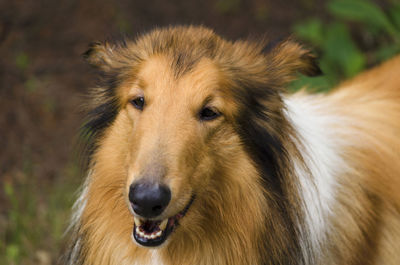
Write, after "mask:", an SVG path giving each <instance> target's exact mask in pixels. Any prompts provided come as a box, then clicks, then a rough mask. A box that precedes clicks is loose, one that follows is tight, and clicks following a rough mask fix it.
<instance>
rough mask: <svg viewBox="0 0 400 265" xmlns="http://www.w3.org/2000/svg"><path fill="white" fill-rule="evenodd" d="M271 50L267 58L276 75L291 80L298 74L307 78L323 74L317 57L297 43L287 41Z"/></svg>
mask: <svg viewBox="0 0 400 265" xmlns="http://www.w3.org/2000/svg"><path fill="white" fill-rule="evenodd" d="M269 50H270V52H269V53H268V54H267V58H268V59H269V61H270V63H271V67H272V69H274V72H275V74H279V75H280V76H281V77H282V76H283V77H286V78H287V79H289V80H291V79H293V78H294V77H295V75H296V73H301V74H304V75H307V76H318V75H321V74H322V71H321V69H320V68H319V66H318V63H317V59H316V56H315V55H314V54H313V53H312V52H311V51H310V50H307V49H305V48H303V47H302V46H301V45H300V44H298V43H296V42H293V41H291V40H285V41H282V42H280V43H278V44H276V45H275V46H274V47H272V48H271V47H269Z"/></svg>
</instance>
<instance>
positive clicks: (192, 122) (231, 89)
mask: <svg viewBox="0 0 400 265" xmlns="http://www.w3.org/2000/svg"><path fill="white" fill-rule="evenodd" d="M263 47H264V45H260V44H254V43H250V42H246V41H236V42H229V41H226V40H223V39H221V38H220V37H218V36H217V35H216V34H214V33H213V32H212V31H211V30H208V29H205V28H202V27H173V28H167V29H160V30H154V31H152V32H150V33H149V34H146V35H144V36H141V37H139V38H138V39H137V40H135V41H127V42H121V43H109V42H105V43H95V44H93V45H92V46H91V47H90V49H89V50H88V52H86V54H85V57H86V59H87V61H88V62H89V63H90V64H91V65H93V66H94V67H95V68H96V69H98V70H99V72H100V76H101V79H102V83H101V85H100V86H99V87H98V88H96V89H95V90H94V100H93V105H92V106H91V108H92V110H91V112H90V116H89V120H88V122H87V124H86V129H87V130H86V131H87V132H89V134H90V136H92V145H91V148H90V150H91V151H92V168H93V170H94V172H95V173H94V176H95V178H94V179H93V180H92V183H91V188H92V194H93V195H91V196H94V197H95V196H98V198H99V200H97V201H102V203H98V205H96V203H94V202H93V205H92V206H91V207H93V210H92V211H93V212H95V211H97V212H102V211H108V210H107V209H105V208H104V207H110V208H112V207H114V209H115V208H118V210H117V211H116V212H117V214H115V215H110V216H109V217H108V218H110V219H115V221H114V224H115V223H116V222H119V224H120V225H121V226H123V227H124V229H121V230H123V231H128V230H129V231H132V229H133V232H130V233H132V235H133V238H134V241H135V242H136V243H138V244H139V245H141V246H146V247H155V246H161V245H163V243H164V242H167V241H169V239H170V240H173V237H174V236H175V235H174V234H178V233H181V234H182V235H184V234H188V233H189V232H190V233H193V234H195V233H199V232H198V231H197V232H196V229H203V230H202V231H205V230H206V229H207V228H205V225H204V224H203V221H207V222H209V223H212V222H213V221H212V219H213V218H214V217H215V216H217V215H218V216H223V215H227V214H226V213H225V212H224V211H225V209H230V208H232V207H233V206H230V205H229V203H228V202H227V200H230V199H228V198H226V196H228V197H229V196H232V197H234V196H238V197H242V199H245V198H243V196H247V195H249V196H250V197H251V196H253V195H251V194H250V193H251V192H250V191H251V188H252V187H253V186H252V185H256V184H252V183H257V185H258V181H257V180H255V179H252V178H251V176H252V175H257V173H259V172H260V171H263V174H266V175H267V176H268V177H267V179H269V180H268V181H267V182H268V185H270V186H271V189H274V190H277V192H279V189H281V187H280V185H281V183H280V181H281V180H280V179H279V178H280V177H281V176H278V175H279V173H277V172H278V169H277V167H278V166H279V164H280V161H281V158H280V155H284V146H283V141H284V138H285V137H287V136H288V135H286V134H287V133H286V131H288V130H289V128H288V127H289V125H288V124H287V122H286V121H285V118H284V117H283V113H282V111H283V104H282V100H281V94H282V93H284V89H285V86H286V85H287V84H288V82H290V81H291V80H293V79H294V78H295V76H296V74H297V73H298V72H300V73H303V74H307V75H314V74H317V73H319V68H318V67H317V66H316V64H315V61H314V56H313V55H312V54H311V53H310V52H309V51H308V50H305V49H303V48H302V47H301V46H300V45H298V44H297V43H294V42H292V41H290V40H286V41H283V42H281V43H279V44H278V45H276V46H275V47H273V48H272V49H270V50H269V51H268V52H264V51H263ZM258 164H260V165H261V164H262V166H260V167H261V168H260V167H259V166H257V165H258ZM252 172H254V174H252ZM246 193H248V194H246ZM224 196H225V197H224ZM105 200H106V202H105ZM93 201H95V200H94V199H93ZM107 205H108V206H107ZM231 210H232V209H231ZM114 211H115V210H114ZM129 212H130V213H129ZM87 216H90V214H87ZM213 216H214V217H213ZM117 219H118V220H117ZM94 222H96V221H94ZM178 224H179V225H180V226H179V227H178ZM216 225H217V224H216ZM221 229H222V228H221ZM167 239H168V240H167Z"/></svg>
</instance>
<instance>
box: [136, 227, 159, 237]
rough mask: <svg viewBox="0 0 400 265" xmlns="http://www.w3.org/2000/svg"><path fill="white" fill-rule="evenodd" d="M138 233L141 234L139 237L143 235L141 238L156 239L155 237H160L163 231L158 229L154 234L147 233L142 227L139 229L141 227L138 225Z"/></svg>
mask: <svg viewBox="0 0 400 265" xmlns="http://www.w3.org/2000/svg"><path fill="white" fill-rule="evenodd" d="M136 234H137V235H138V236H139V237H141V238H145V239H155V238H158V237H160V236H161V235H162V231H161V230H159V231H157V232H156V233H152V234H150V235H149V234H146V233H144V232H143V231H141V230H140V229H139V227H136Z"/></svg>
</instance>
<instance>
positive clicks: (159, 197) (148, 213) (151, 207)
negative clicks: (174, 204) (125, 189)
mask: <svg viewBox="0 0 400 265" xmlns="http://www.w3.org/2000/svg"><path fill="white" fill-rule="evenodd" d="M129 200H130V202H131V204H132V208H133V211H134V212H135V213H136V214H138V215H141V216H143V217H146V218H153V217H156V216H158V215H160V214H161V213H162V212H163V211H164V210H165V208H166V207H167V206H168V204H169V201H170V200H171V191H170V189H169V188H168V187H167V186H165V185H161V184H159V183H147V182H140V183H136V184H132V185H131V187H130V190H129Z"/></svg>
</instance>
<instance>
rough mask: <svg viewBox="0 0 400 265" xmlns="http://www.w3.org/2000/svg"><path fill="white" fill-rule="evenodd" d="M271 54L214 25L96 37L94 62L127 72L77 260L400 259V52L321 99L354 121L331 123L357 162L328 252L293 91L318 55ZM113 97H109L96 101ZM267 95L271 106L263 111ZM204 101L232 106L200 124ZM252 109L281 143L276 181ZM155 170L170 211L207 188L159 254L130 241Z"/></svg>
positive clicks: (100, 138) (345, 184)
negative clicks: (139, 201)
mask: <svg viewBox="0 0 400 265" xmlns="http://www.w3.org/2000/svg"><path fill="white" fill-rule="evenodd" d="M168 45H170V46H168ZM204 47H205V48H204ZM261 49H262V46H261V45H258V44H251V43H248V42H243V41H238V42H234V43H231V42H227V41H224V40H222V39H220V38H219V37H218V36H217V35H215V34H214V33H213V32H212V31H210V30H207V29H204V28H201V27H178V28H168V29H163V30H156V31H154V32H152V33H150V34H148V35H145V36H143V37H141V38H139V39H138V40H137V41H136V42H128V43H127V44H126V46H118V45H112V44H109V43H106V44H94V45H93V46H92V48H91V50H90V51H89V52H88V53H87V57H88V61H89V62H90V63H91V64H92V65H94V66H95V67H97V68H98V69H99V70H100V71H101V72H103V73H106V75H107V76H112V77H113V78H116V79H117V80H119V81H118V82H115V80H114V79H112V80H114V81H113V83H112V86H113V89H115V93H114V94H113V98H112V104H115V105H113V106H115V108H116V110H117V114H116V116H115V119H113V120H111V121H110V124H107V125H108V126H107V127H106V128H105V129H104V131H102V132H101V133H98V135H96V136H97V138H96V140H95V141H96V142H95V144H97V146H98V147H97V149H95V152H94V153H93V156H92V160H91V164H90V169H91V174H90V176H89V183H88V186H87V189H88V192H87V194H86V195H85V196H84V200H85V201H86V205H84V206H83V208H82V209H83V213H82V215H81V216H79V220H78V221H77V224H76V226H77V228H76V230H77V232H76V235H75V237H76V238H79V240H80V241H79V244H76V242H78V241H76V242H75V246H76V248H79V257H78V258H75V259H71V260H72V261H71V260H69V262H72V263H73V262H75V263H76V264H82V265H125V264H126V265H127V264H135V265H136V264H142V265H146V264H155V262H156V261H155V259H156V258H155V256H156V257H157V259H158V262H162V263H163V264H164V265H184V264H185V265H187V264H196V265H200V264H202V265H217V264H218V265H221V264H230V265H231V264H235V265H245V264H260V265H261V264H263V265H266V264H274V265H276V264H321V265H322V264H324V265H329V264H332V265H333V264H347V265H349V264H354V265H361V264H371V265H373V264H376V265H378V264H379V265H381V264H382V265H385V264H387V265H392V264H393V265H395V264H400V255H399V253H398V250H400V195H399V194H400V193H399V192H398V189H399V188H400V177H399V174H400V173H399V172H400V77H399V75H398V74H397V72H399V71H400V57H397V58H395V59H393V60H392V61H390V62H388V63H386V64H384V65H382V66H380V67H378V68H375V69H373V70H371V71H369V72H366V73H364V74H362V75H360V76H359V77H357V78H355V79H354V80H352V81H349V82H347V83H344V84H343V85H342V86H340V87H339V88H338V89H337V90H335V91H333V92H331V93H329V94H327V95H321V96H320V97H319V98H318V100H317V102H323V103H324V104H326V110H327V111H329V112H331V113H335V114H337V115H338V116H340V117H343V126H344V127H343V128H346V129H342V128H341V127H340V125H339V126H338V127H337V128H329V129H331V130H335V131H336V130H337V137H341V139H343V142H345V143H346V145H345V148H344V149H343V150H340V155H341V156H342V157H344V159H345V161H346V165H337V167H341V166H343V167H346V168H347V169H346V170H345V171H344V173H343V174H342V175H340V176H338V179H337V180H336V181H337V186H336V187H337V195H336V197H335V204H334V205H333V210H332V212H333V214H332V216H330V217H329V220H328V221H327V225H328V226H329V227H327V239H326V240H325V241H323V240H322V239H321V246H322V248H321V250H317V249H313V247H312V246H311V243H310V242H309V240H308V238H307V237H308V236H309V233H308V232H309V231H307V229H306V228H304V227H305V224H304V223H305V221H304V216H305V212H304V210H303V205H304V204H307V203H310V202H307V201H304V200H303V198H302V195H301V192H299V184H298V182H299V176H297V174H296V171H295V169H294V167H293V161H295V160H296V161H300V162H301V164H302V165H303V166H304V168H305V170H307V164H306V163H307V161H304V160H303V154H302V153H301V152H302V150H303V146H302V143H301V139H300V138H297V134H296V130H295V128H293V127H292V124H291V123H290V121H289V120H287V119H286V118H285V115H284V110H285V106H284V103H283V100H282V93H283V92H284V87H285V86H286V84H287V83H288V82H289V81H291V80H293V78H294V76H295V73H296V72H302V73H305V74H313V73H314V72H315V71H316V66H315V63H314V62H313V59H314V57H313V56H312V55H311V54H310V53H309V52H308V51H307V50H305V49H303V48H302V47H301V46H300V45H298V44H296V43H294V42H292V41H286V42H283V43H281V44H279V45H278V46H277V47H275V48H273V49H272V50H271V51H270V52H269V53H266V54H262V53H261ZM208 52H210V54H208ZM115 84H116V85H115ZM247 88H248V89H252V91H251V93H253V94H254V95H258V93H260V98H259V99H258V100H259V102H258V101H257V102H255V103H254V104H255V105H254V106H245V105H244V104H243V103H241V102H240V100H241V97H242V96H243V97H245V96H246V95H247V94H246V93H248V92H246V91H245V89H247ZM102 89H103V91H104V90H106V89H107V88H105V87H103V88H102ZM266 92H268V94H267V95H264V94H263V93H266ZM138 96H144V97H145V100H146V101H145V102H146V103H145V107H144V110H143V111H140V110H138V109H135V108H134V107H133V106H132V104H131V103H130V100H132V99H134V98H136V97H138ZM250 96H251V94H250ZM294 97H308V95H307V94H306V93H304V92H301V93H298V94H296V95H294ZM103 102H104V97H103V95H100V96H98V97H95V98H94V101H93V106H94V107H98V106H100V105H101V104H102V103H103ZM256 104H260V106H262V109H261V110H260V112H261V113H257V115H254V114H252V112H251V111H252V108H257V106H258V105H256ZM205 105H207V106H208V105H209V106H212V107H214V108H216V109H218V111H219V112H221V113H222V114H223V115H222V116H221V117H219V118H218V119H216V120H212V121H199V117H198V113H199V110H201V108H202V107H204V106H205ZM247 108H248V110H247ZM246 111H248V112H246ZM243 113H248V115H249V116H248V119H252V120H253V122H254V123H251V126H256V125H257V126H260V127H262V128H264V129H265V132H267V133H268V135H269V136H270V138H268V139H267V140H268V141H267V144H271V148H273V147H275V146H278V147H276V148H277V149H276V150H275V149H274V150H272V151H271V152H272V155H273V156H274V159H275V160H273V161H272V162H271V161H266V162H265V163H267V162H270V163H271V164H270V165H269V167H268V168H267V170H271V172H272V173H274V174H276V175H274V178H271V179H269V177H271V176H261V175H262V174H261V171H262V170H263V169H261V168H260V164H259V162H257V158H255V157H253V156H252V154H253V153H252V151H253V149H251V148H250V147H249V146H248V141H251V140H252V139H243V137H244V136H243V135H246V130H252V129H253V128H242V126H243V125H242V124H243V122H245V118H246V117H244V116H241V115H242V114H243ZM251 115H253V116H251ZM243 119H244V121H243ZM241 120H242V121H241ZM241 122H242V123H241ZM254 140H257V139H254ZM270 142H272V143H270ZM275 142H276V143H275ZM279 143H282V146H279ZM280 148H281V149H282V150H281V149H280ZM275 157H276V158H275ZM159 172H162V174H158V173H159ZM143 175H146V176H149V177H157V178H160V179H157V181H161V182H162V183H166V184H167V185H168V186H169V187H170V188H171V191H172V199H171V202H170V204H169V206H168V207H167V208H166V210H165V212H163V213H162V215H161V219H163V218H167V217H169V216H173V215H175V214H177V213H178V212H180V211H181V210H182V209H183V208H184V207H185V206H186V205H187V204H188V202H189V201H190V198H191V197H192V196H193V194H196V199H195V200H194V203H193V204H192V206H191V207H190V209H189V211H188V212H187V214H186V216H184V217H183V218H182V220H180V226H179V227H178V228H177V229H176V231H174V232H173V233H172V234H171V236H170V238H169V239H168V241H167V242H166V244H165V245H164V246H162V247H161V248H160V249H156V250H150V249H147V248H143V247H139V246H137V245H136V244H135V243H134V242H133V241H132V238H131V234H132V227H133V216H132V214H131V213H130V211H129V202H128V195H127V194H128V192H129V186H130V184H131V183H132V182H133V181H135V180H137V179H138V178H139V176H143ZM311 177H312V178H318V176H311ZM276 178H277V179H278V180H277V179H276ZM278 181H279V183H278V184H277V183H276V182H278ZM274 185H275V186H274ZM71 251H72V250H71ZM316 252H318V253H316ZM68 264H71V263H68Z"/></svg>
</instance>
